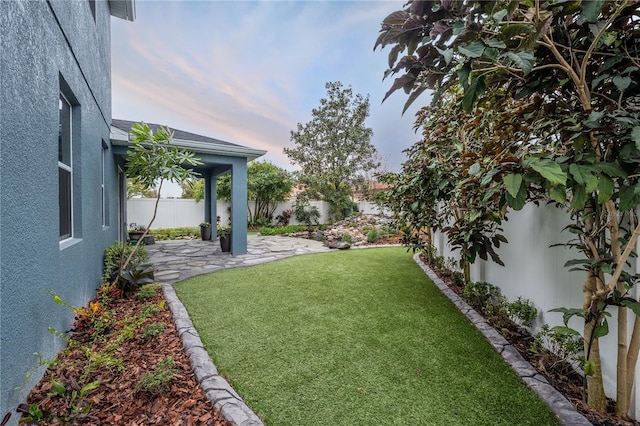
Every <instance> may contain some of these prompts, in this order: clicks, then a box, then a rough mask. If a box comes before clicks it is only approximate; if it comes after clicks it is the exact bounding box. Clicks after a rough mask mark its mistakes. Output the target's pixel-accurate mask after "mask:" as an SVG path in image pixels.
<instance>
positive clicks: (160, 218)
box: [127, 198, 380, 229]
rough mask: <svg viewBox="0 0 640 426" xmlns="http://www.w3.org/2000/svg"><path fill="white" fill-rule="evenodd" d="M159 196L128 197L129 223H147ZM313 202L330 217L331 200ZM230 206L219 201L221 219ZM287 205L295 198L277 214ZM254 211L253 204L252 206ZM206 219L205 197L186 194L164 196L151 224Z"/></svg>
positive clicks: (365, 205) (367, 208) (364, 207)
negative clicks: (195, 197) (328, 201)
mask: <svg viewBox="0 0 640 426" xmlns="http://www.w3.org/2000/svg"><path fill="white" fill-rule="evenodd" d="M155 201H156V200H155V198H131V199H129V200H127V224H131V223H136V224H138V225H146V224H148V223H149V221H150V220H151V217H152V216H153V209H154V206H155ZM310 204H311V205H312V206H316V207H317V208H318V210H320V219H319V222H320V223H325V222H327V221H328V217H329V204H328V203H325V202H323V201H312V202H310ZM229 206H230V204H229V203H228V202H227V201H221V200H218V201H217V205H216V209H217V214H218V216H220V223H222V224H227V223H229ZM285 209H293V202H291V201H287V202H283V203H280V204H278V207H277V208H276V210H275V212H274V214H273V216H274V218H275V216H278V215H279V214H280V213H282V211H283V210H285ZM358 209H359V211H360V212H362V213H366V214H380V209H379V208H378V207H377V206H376V205H375V204H373V203H369V202H360V203H358ZM251 210H252V211H253V205H252V206H251ZM203 221H204V201H200V202H199V203H196V202H195V200H191V199H182V198H167V199H165V198H162V199H160V203H159V205H158V214H157V216H156V220H155V221H154V223H153V225H152V226H151V228H152V229H158V228H181V227H185V226H198V225H199V224H200V223H201V222H203ZM290 223H291V224H292V225H297V224H298V222H297V221H296V220H295V215H294V216H293V217H292V218H291V222H290Z"/></svg>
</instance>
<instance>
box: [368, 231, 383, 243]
mask: <svg viewBox="0 0 640 426" xmlns="http://www.w3.org/2000/svg"><path fill="white" fill-rule="evenodd" d="M379 239H380V234H378V231H376V230H375V229H372V230H371V231H369V232H368V233H367V241H368V242H370V243H375V242H377V241H378V240H379Z"/></svg>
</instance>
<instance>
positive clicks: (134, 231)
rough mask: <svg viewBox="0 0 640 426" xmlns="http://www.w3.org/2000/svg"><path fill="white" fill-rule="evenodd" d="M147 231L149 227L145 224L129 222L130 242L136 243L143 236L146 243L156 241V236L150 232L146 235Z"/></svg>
mask: <svg viewBox="0 0 640 426" xmlns="http://www.w3.org/2000/svg"><path fill="white" fill-rule="evenodd" d="M146 231H147V227H146V226H144V225H138V224H137V223H130V224H129V242H130V243H136V242H137V241H138V240H139V239H140V238H143V236H144V238H143V240H142V242H143V243H144V244H146V245H151V244H155V243H156V237H154V236H153V235H151V234H149V233H148V232H147V235H144V234H145V232H146Z"/></svg>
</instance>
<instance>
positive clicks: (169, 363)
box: [134, 357, 177, 395]
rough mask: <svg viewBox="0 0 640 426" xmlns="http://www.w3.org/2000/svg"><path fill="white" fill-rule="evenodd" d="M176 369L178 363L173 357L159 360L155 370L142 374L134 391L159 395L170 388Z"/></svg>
mask: <svg viewBox="0 0 640 426" xmlns="http://www.w3.org/2000/svg"><path fill="white" fill-rule="evenodd" d="M176 371H177V370H176V363H175V361H174V360H173V357H169V358H164V359H162V360H160V362H158V365H156V367H155V368H154V369H153V371H151V372H148V373H146V374H145V375H144V376H142V378H141V379H140V381H139V382H138V384H137V385H136V387H135V390H134V391H135V392H141V391H143V392H148V393H150V394H152V395H157V394H159V393H161V392H163V391H165V390H167V389H168V388H169V383H171V380H172V379H173V376H174V374H175V373H176Z"/></svg>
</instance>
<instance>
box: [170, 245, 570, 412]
mask: <svg viewBox="0 0 640 426" xmlns="http://www.w3.org/2000/svg"><path fill="white" fill-rule="evenodd" d="M175 289H176V292H177V293H178V296H179V297H180V298H181V300H182V301H183V303H184V304H185V306H186V307H187V309H188V311H189V315H190V317H191V318H192V320H193V322H194V325H195V327H196V329H197V330H198V333H199V334H200V337H201V338H202V340H203V342H204V344H205V347H206V348H207V350H208V351H209V352H210V354H211V356H212V359H213V361H214V363H215V364H216V366H217V367H218V369H219V370H220V372H221V374H223V375H225V376H226V377H227V378H228V379H229V380H230V382H231V384H232V386H233V387H234V389H236V390H237V391H238V392H239V393H240V394H241V395H242V397H243V398H244V399H245V401H246V402H247V403H248V405H249V406H250V407H251V408H252V409H254V410H255V411H256V412H257V413H258V414H259V415H261V416H263V418H264V419H265V421H266V422H267V424H269V425H282V424H304V425H326V424H348V425H358V424H366V425H370V424H425V422H428V424H430V425H445V424H446V425H451V424H474V425H483V424H485V425H489V424H490V425H500V424H502V425H513V424H518V425H526V424H535V425H553V424H558V422H557V420H556V418H555V416H554V414H553V413H552V412H551V411H550V409H549V408H548V407H547V406H546V404H545V403H544V402H542V401H541V400H539V399H538V398H537V397H536V396H535V395H534V393H533V392H532V391H531V390H530V389H529V388H528V387H526V386H525V385H524V384H523V383H522V382H521V381H520V379H519V378H518V377H517V376H516V375H515V374H514V373H513V371H512V370H511V369H510V368H509V367H508V365H507V364H506V363H505V362H504V361H503V359H502V358H501V357H500V356H499V355H498V354H497V353H496V352H495V351H494V350H493V349H492V348H491V346H490V345H489V344H488V342H487V341H486V339H485V338H484V337H483V336H482V335H481V334H480V333H479V332H478V331H477V330H476V329H475V328H474V327H473V326H472V325H471V324H469V323H468V321H467V320H466V319H465V318H464V317H463V316H462V315H461V314H460V313H459V312H458V311H457V310H456V308H455V307H454V306H453V304H451V303H450V302H449V300H448V299H446V298H445V297H444V296H443V295H442V294H441V293H440V292H439V290H438V289H437V288H436V287H435V286H434V285H433V283H432V282H430V281H429V280H428V278H426V277H425V275H424V273H422V271H421V270H420V269H419V268H418V267H417V265H415V263H414V262H413V260H412V259H411V256H410V254H408V253H407V252H406V249H403V248H384V249H369V250H353V251H347V252H330V253H323V254H316V255H308V256H296V257H293V258H289V259H285V260H281V261H277V262H272V263H269V264H264V265H258V266H255V267H250V268H239V269H233V270H225V271H220V272H216V273H214V274H209V275H204V276H199V277H193V278H191V279H189V280H186V281H183V282H181V283H178V284H176V285H175Z"/></svg>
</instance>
